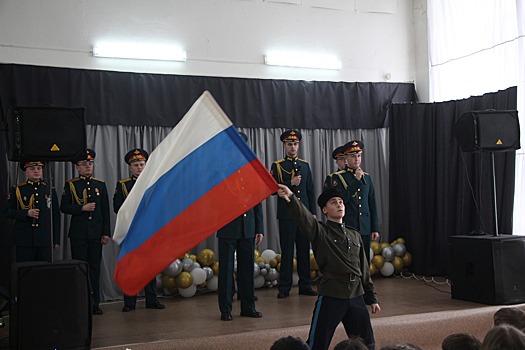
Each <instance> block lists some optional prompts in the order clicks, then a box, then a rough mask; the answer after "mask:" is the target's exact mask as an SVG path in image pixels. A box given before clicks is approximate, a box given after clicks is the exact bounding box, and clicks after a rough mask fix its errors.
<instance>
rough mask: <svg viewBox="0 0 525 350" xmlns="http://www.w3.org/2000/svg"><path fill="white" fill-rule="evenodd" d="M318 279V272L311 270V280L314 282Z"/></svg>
mask: <svg viewBox="0 0 525 350" xmlns="http://www.w3.org/2000/svg"><path fill="white" fill-rule="evenodd" d="M316 278H317V271H315V270H310V279H311V280H312V281H313V280H315V279H316Z"/></svg>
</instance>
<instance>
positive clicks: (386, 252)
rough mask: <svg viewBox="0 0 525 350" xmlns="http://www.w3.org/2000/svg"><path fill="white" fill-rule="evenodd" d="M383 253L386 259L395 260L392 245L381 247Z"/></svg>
mask: <svg viewBox="0 0 525 350" xmlns="http://www.w3.org/2000/svg"><path fill="white" fill-rule="evenodd" d="M381 255H382V256H383V258H385V261H392V260H394V256H395V253H394V248H392V247H391V246H386V247H383V249H381Z"/></svg>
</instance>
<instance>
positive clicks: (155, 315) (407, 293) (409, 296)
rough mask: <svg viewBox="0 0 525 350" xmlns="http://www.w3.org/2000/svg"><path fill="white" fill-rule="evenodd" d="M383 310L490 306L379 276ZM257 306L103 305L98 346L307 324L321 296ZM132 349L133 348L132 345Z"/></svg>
mask: <svg viewBox="0 0 525 350" xmlns="http://www.w3.org/2000/svg"><path fill="white" fill-rule="evenodd" d="M374 283H375V285H376V290H377V292H378V297H379V300H380V304H381V308H382V311H381V313H379V314H377V315H373V316H372V317H373V318H380V317H387V316H398V315H407V314H418V313H427V312H436V311H446V310H462V309H471V308H479V307H483V306H485V305H481V304H477V303H472V302H467V301H462V300H456V299H452V298H451V292H450V286H449V285H448V284H447V283H446V281H445V280H444V279H441V280H438V281H424V280H422V279H417V278H414V277H410V278H409V277H406V278H404V277H394V276H392V277H377V278H375V279H374ZM256 295H257V296H258V298H259V301H258V302H257V310H259V311H261V312H262V313H263V317H262V318H260V319H250V318H246V317H240V316H239V312H240V310H239V307H240V303H239V302H238V301H235V302H234V304H233V317H234V318H233V321H231V322H224V321H221V320H220V312H219V308H218V305H217V294H216V293H214V292H206V293H202V294H199V295H195V296H193V297H191V298H187V299H185V298H182V297H180V296H172V297H161V298H160V301H161V302H162V303H163V304H165V305H166V309H165V310H152V309H145V308H144V300H139V301H138V303H137V309H136V310H135V311H133V312H129V313H123V312H122V311H121V310H122V306H123V303H122V301H115V302H106V303H103V304H101V308H102V309H103V311H104V314H103V315H101V316H93V333H92V338H91V345H92V349H103V348H106V347H111V346H122V349H126V348H128V347H127V346H125V345H129V344H138V343H147V342H157V341H166V340H173V339H190V338H200V337H210V336H216V335H225V334H234V333H242V332H249V331H253V330H269V331H271V330H272V329H273V330H275V329H282V328H285V327H295V326H307V325H309V324H310V320H311V314H312V310H313V306H314V303H315V300H316V297H308V296H303V295H297V287H294V288H293V289H292V293H291V296H290V297H289V298H287V299H277V297H276V296H277V289H275V288H265V289H257V290H256ZM6 321H7V322H6V323H7V325H6V326H5V327H3V328H0V339H2V340H1V341H0V349H8V348H9V341H8V339H6V338H7V337H8V335H9V331H8V328H9V327H8V323H9V319H8V317H7V318H6ZM129 348H132V347H131V346H129Z"/></svg>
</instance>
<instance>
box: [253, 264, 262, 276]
mask: <svg viewBox="0 0 525 350" xmlns="http://www.w3.org/2000/svg"><path fill="white" fill-rule="evenodd" d="M260 273H261V268H260V267H259V265H257V264H256V263H253V277H257V276H259V274H260Z"/></svg>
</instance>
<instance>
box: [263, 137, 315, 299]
mask: <svg viewBox="0 0 525 350" xmlns="http://www.w3.org/2000/svg"><path fill="white" fill-rule="evenodd" d="M281 141H282V142H283V145H284V149H285V153H286V157H285V158H284V159H281V160H278V161H276V162H274V163H273V164H272V167H271V173H272V175H273V177H274V178H275V180H276V181H277V182H278V183H279V184H283V185H286V186H288V187H289V188H291V190H292V191H293V192H294V194H295V195H296V196H297V198H300V200H301V202H302V203H303V204H304V205H305V206H306V207H307V208H308V209H310V211H311V212H312V214H314V215H315V212H316V209H315V196H314V183H313V179H312V173H311V171H310V165H309V164H308V162H307V161H305V160H303V159H299V158H298V157H297V155H298V151H299V142H300V141H301V133H300V132H299V131H297V130H287V131H285V132H283V133H282V135H281ZM277 219H278V220H279V240H280V244H281V270H280V272H279V293H278V294H277V297H278V298H287V297H288V296H289V295H290V289H291V287H292V274H293V255H294V244H295V248H296V254H297V273H298V275H299V294H303V295H310V296H315V295H317V292H316V291H314V290H313V289H312V288H311V286H310V242H309V241H308V238H307V237H306V236H304V235H302V234H300V233H299V228H298V227H297V224H296V223H295V222H294V221H293V220H292V217H291V216H290V214H289V213H288V210H287V209H286V205H285V201H284V199H282V198H278V199H277Z"/></svg>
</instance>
